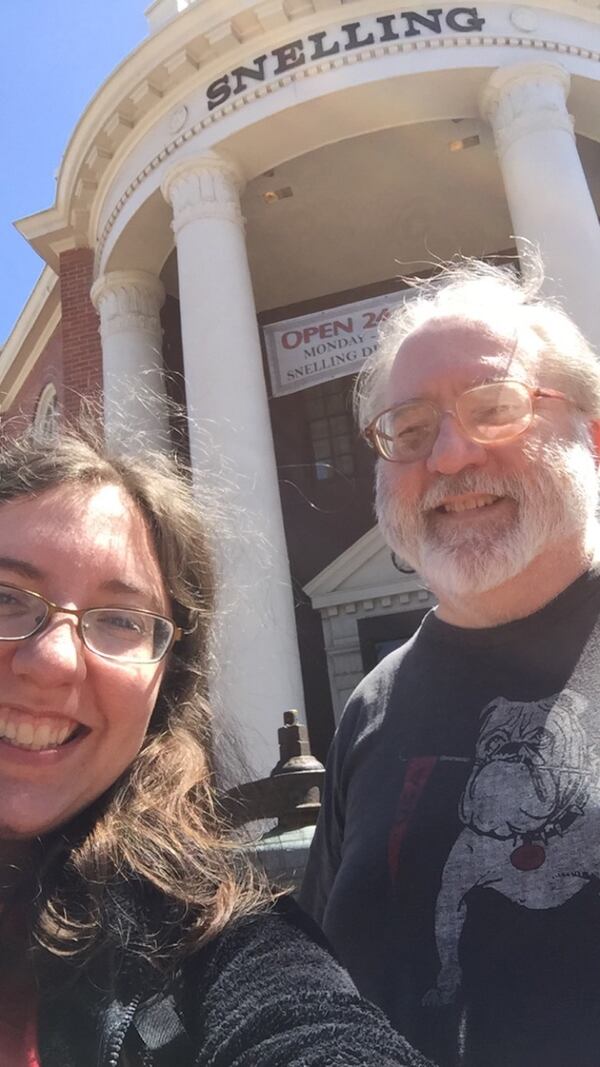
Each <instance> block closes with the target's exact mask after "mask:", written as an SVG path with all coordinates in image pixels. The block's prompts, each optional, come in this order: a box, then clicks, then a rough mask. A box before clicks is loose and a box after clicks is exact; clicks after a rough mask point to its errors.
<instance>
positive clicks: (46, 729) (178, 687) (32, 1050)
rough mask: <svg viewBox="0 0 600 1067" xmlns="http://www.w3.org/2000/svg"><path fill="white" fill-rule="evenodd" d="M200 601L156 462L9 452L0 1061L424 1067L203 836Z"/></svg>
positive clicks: (175, 504) (2, 611)
mask: <svg viewBox="0 0 600 1067" xmlns="http://www.w3.org/2000/svg"><path fill="white" fill-rule="evenodd" d="M213 595H214V585H213V573H212V567H211V559H210V551H209V547H208V543H207V535H206V530H205V525H204V523H203V521H202V519H200V518H199V516H198V512H197V508H196V506H195V504H194V500H193V497H192V495H191V493H190V491H189V489H188V485H187V482H186V481H185V479H184V478H183V477H181V476H180V475H178V474H177V472H176V471H175V469H174V468H173V466H172V464H171V463H170V462H169V461H167V460H166V459H165V458H161V457H160V456H152V457H150V458H149V459H144V460H141V459H133V458H125V457H110V456H108V455H107V454H106V453H105V452H104V449H103V446H102V445H101V444H100V443H99V442H98V441H97V440H95V439H94V438H93V437H92V436H91V435H89V434H88V435H87V436H85V435H84V436H82V435H76V434H75V433H67V434H65V435H63V436H62V437H61V438H60V439H59V440H58V441H57V442H56V444H55V445H54V446H53V447H50V448H49V447H48V446H47V445H38V444H36V443H35V441H34V440H33V439H32V438H31V439H26V440H20V441H16V442H14V443H9V444H6V445H5V446H4V447H3V449H2V450H1V452H0V680H1V689H2V698H1V703H0V909H1V914H0V943H1V953H0V1065H2V1067H117V1065H120V1067H192V1065H202V1067H301V1065H302V1067H309V1065H313V1067H317V1065H318V1067H326V1065H329V1064H332V1065H333V1064H336V1065H342V1064H343V1065H351V1064H356V1065H357V1067H359V1065H360V1067H366V1065H373V1067H375V1065H377V1067H386V1065H387V1067H391V1065H398V1064H402V1065H408V1064H413V1065H420V1064H423V1063H424V1061H423V1060H421V1059H420V1057H418V1056H417V1055H416V1054H415V1053H413V1052H412V1051H411V1050H410V1049H409V1048H408V1046H407V1045H406V1044H405V1043H404V1042H403V1040H402V1039H401V1038H400V1037H398V1035H396V1034H395V1033H394V1032H393V1031H392V1030H391V1029H390V1028H389V1027H388V1025H387V1023H386V1022H385V1021H384V1019H383V1017H382V1016H381V1015H380V1014H379V1012H378V1011H377V1010H376V1009H375V1008H373V1007H372V1006H371V1005H369V1004H367V1003H365V1002H363V1001H361V1000H360V999H359V998H358V996H357V994H356V993H355V991H354V988H353V986H352V984H351V983H350V981H349V979H348V978H347V976H346V975H345V973H344V972H343V971H342V970H341V969H340V968H339V967H338V966H337V964H336V963H335V962H334V961H333V959H332V958H331V957H330V955H329V954H328V953H327V951H326V950H325V949H324V948H323V947H321V946H320V945H318V944H317V943H316V941H315V940H314V939H313V937H312V936H309V935H308V934H307V932H306V931H305V930H304V929H303V924H304V923H305V922H306V920H303V919H302V918H300V917H299V914H298V913H297V912H296V910H295V909H294V907H293V905H292V904H291V903H290V902H287V901H278V902H276V903H274V902H273V900H272V898H271V896H270V894H269V892H268V890H267V889H266V887H265V886H263V885H261V883H260V880H259V879H258V878H257V876H256V875H254V874H253V872H252V868H251V867H250V865H249V864H248V863H247V861H246V860H245V858H244V855H243V852H242V851H241V850H240V849H239V848H238V847H236V846H235V845H234V844H233V843H232V841H231V840H230V839H228V836H227V833H226V830H225V829H224V828H223V827H222V825H221V824H220V822H219V817H218V814H217V811H216V806H215V797H214V787H215V783H214V774H213V768H212V761H211V728H210V709H209V705H208V697H207V674H208V660H209V645H210V627H211V622H212V617H213ZM311 933H312V932H311Z"/></svg>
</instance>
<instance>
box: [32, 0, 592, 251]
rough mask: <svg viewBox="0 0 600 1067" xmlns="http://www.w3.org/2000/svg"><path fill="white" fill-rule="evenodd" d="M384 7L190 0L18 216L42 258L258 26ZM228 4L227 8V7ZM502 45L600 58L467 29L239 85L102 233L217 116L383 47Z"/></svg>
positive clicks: (119, 74) (106, 97)
mask: <svg viewBox="0 0 600 1067" xmlns="http://www.w3.org/2000/svg"><path fill="white" fill-rule="evenodd" d="M487 2H488V3H489V0H487ZM530 6H531V7H532V9H533V8H540V9H544V10H548V6H547V5H543V4H541V3H533V4H531V5H530ZM380 7H381V4H380V3H375V2H370V0H367V2H366V3H365V2H363V3H360V2H359V0H355V2H353V3H347V4H344V5H343V7H342V3H341V0H257V2H255V3H253V4H252V3H248V2H247V0H229V2H227V0H225V2H223V0H202V2H201V3H200V2H199V3H196V4H194V5H192V6H191V7H190V8H188V9H187V10H186V11H185V12H182V13H181V14H180V15H179V16H177V17H176V18H174V19H173V20H171V21H170V22H168V23H167V24H166V25H165V26H164V28H162V29H160V30H158V31H156V32H155V33H154V34H153V35H151V36H150V37H149V38H148V39H147V40H145V41H144V42H143V43H142V44H141V45H140V46H139V48H138V49H136V51H134V52H133V53H132V54H131V55H130V56H129V57H128V58H127V59H125V60H124V61H123V63H122V64H121V65H120V66H119V67H118V68H117V69H116V71H115V72H114V73H113V74H112V75H111V77H110V78H109V79H108V81H107V82H106V83H105V84H104V85H103V86H102V87H101V89H100V90H99V91H98V93H97V94H96V96H95V97H94V98H93V100H92V101H91V103H90V105H89V106H88V108H87V110H86V112H85V113H84V114H83V116H82V118H81V120H80V122H79V124H78V126H77V127H76V129H75V131H74V134H73V136H72V138H71V141H70V143H69V145H68V147H67V150H66V152H65V156H64V159H63V163H62V166H61V171H60V175H59V180H58V186H57V199H56V204H55V205H54V207H52V208H50V209H49V210H47V211H43V212H40V213H38V214H35V215H32V216H29V217H27V218H24V219H21V220H19V222H18V223H17V224H16V225H17V228H18V229H19V231H20V232H21V233H22V234H23V236H24V237H25V238H26V239H27V240H28V241H29V243H30V244H31V245H32V246H33V247H34V248H35V249H36V251H37V252H38V253H39V254H40V255H41V256H42V258H44V259H45V260H46V262H48V263H49V264H50V265H51V266H53V267H54V269H57V266H58V256H59V254H60V252H61V251H63V250H65V249H66V248H73V247H77V246H78V245H82V244H83V245H89V244H93V243H94V241H95V236H96V235H92V234H91V233H90V220H91V213H92V209H93V207H94V204H95V202H96V200H97V199H98V198H101V196H102V193H103V191H104V190H105V189H106V187H107V184H108V180H109V178H110V177H111V176H112V175H113V174H114V172H115V170H116V168H117V166H118V164H119V162H120V160H121V159H122V158H123V157H124V156H125V155H126V154H127V153H128V152H130V151H131V150H132V147H133V146H134V144H136V143H138V141H139V139H140V138H141V137H142V136H143V135H144V133H145V132H146V131H148V130H149V129H150V128H151V127H152V126H153V125H154V124H155V123H156V122H157V121H158V119H159V118H162V117H163V116H164V115H165V114H168V113H169V110H173V109H174V108H176V104H177V102H178V101H181V99H182V96H183V95H185V92H186V91H189V88H190V85H191V84H193V85H194V86H196V85H198V83H199V76H200V77H201V79H202V81H204V80H205V79H206V80H207V81H208V80H210V77H211V76H212V74H213V73H215V74H218V73H220V71H221V70H224V69H227V67H228V66H229V65H230V64H231V63H232V62H233V61H234V60H235V62H237V61H238V60H239V61H240V62H242V61H243V58H244V56H246V55H247V52H248V44H249V43H250V42H252V41H254V40H255V39H256V40H257V45H256V47H259V45H258V39H259V38H260V37H262V36H266V35H269V40H271V39H273V40H274V38H273V33H275V34H276V36H277V39H278V40H279V39H280V40H281V41H284V40H285V39H286V37H287V36H288V35H289V33H290V32H291V29H290V27H291V26H292V25H293V27H294V29H293V32H294V33H297V34H298V35H300V34H302V33H304V32H310V31H311V30H312V28H313V26H317V25H323V24H325V21H327V23H328V24H330V23H331V21H332V17H334V15H335V13H336V11H338V12H342V11H343V12H344V17H346V18H349V19H352V18H358V17H365V16H366V15H368V14H370V13H372V12H374V11H376V10H378V9H379V8H380ZM224 8H229V11H228V13H227V15H226V16H225V17H224V15H223V9H224ZM552 9H553V10H555V11H556V12H557V13H560V14H571V15H572V14H573V13H574V12H576V13H577V14H578V15H579V17H581V16H582V15H583V16H584V17H585V18H586V19H587V20H593V21H595V22H596V21H598V18H599V15H598V12H597V11H596V10H593V9H591V8H590V7H589V6H587V0H585V2H584V0H579V2H578V3H568V4H564V5H561V6H559V7H557V5H556V2H554V3H551V7H550V10H552ZM502 46H507V47H510V48H523V49H527V50H531V49H534V50H538V51H545V52H547V53H557V54H559V55H560V54H564V53H566V54H569V55H573V56H578V57H580V58H584V59H588V60H593V61H595V62H600V53H599V52H595V51H592V50H589V49H585V48H579V47H574V46H566V45H565V46H563V45H560V44H557V43H556V42H553V41H548V40H542V39H537V38H533V37H532V36H531V35H529V36H519V35H516V36H488V35H471V34H470V35H469V36H468V38H463V37H460V36H458V37H452V36H440V37H435V38H423V37H420V38H418V39H416V40H415V39H413V40H410V41H409V40H404V41H402V42H401V43H392V44H387V45H378V46H377V47H373V48H365V49H362V50H357V51H354V52H352V53H351V54H346V55H344V56H336V58H335V59H333V60H323V61H321V62H318V63H314V64H311V65H310V66H309V67H303V68H302V67H301V68H298V69H297V70H291V71H289V72H288V73H287V74H285V75H284V76H283V77H282V78H279V79H277V80H275V81H274V82H269V83H267V84H264V85H259V86H258V87H257V88H256V89H254V90H252V91H249V92H246V93H244V94H241V95H240V96H239V97H237V98H236V100H235V102H234V103H227V104H225V105H223V106H222V107H220V108H217V109H215V110H214V111H212V112H210V113H209V114H208V115H207V116H205V117H204V118H203V119H202V120H201V121H200V122H199V123H197V124H195V125H194V126H192V127H191V128H189V129H182V130H181V131H180V132H178V131H177V130H176V129H174V133H173V137H172V139H171V140H170V141H169V142H168V143H167V144H166V145H165V146H164V148H162V150H161V151H160V152H159V153H158V154H157V155H156V156H155V157H153V158H152V159H148V161H147V162H146V164H145V166H144V167H143V168H142V170H140V172H139V173H138V174H137V175H136V176H135V178H134V179H133V180H132V181H131V182H130V183H129V185H128V187H127V189H126V190H125V191H124V193H123V195H122V196H121V198H120V200H119V201H118V203H117V204H116V205H115V209H114V212H113V215H111V217H110V219H109V221H108V222H107V224H106V226H105V228H104V230H103V232H102V234H100V235H98V236H99V239H100V244H101V245H102V244H103V243H104V241H105V240H106V238H107V236H108V233H109V232H110V229H111V228H112V226H113V224H114V221H115V219H116V217H117V216H118V215H119V214H120V212H121V210H122V209H123V207H124V205H125V203H126V202H127V200H128V199H129V198H130V196H131V194H132V193H133V192H134V191H135V190H136V189H137V188H138V187H139V186H140V185H142V184H143V182H144V181H145V180H146V178H147V177H148V176H149V175H150V174H151V173H152V171H153V170H154V169H155V168H156V167H157V166H158V165H159V164H160V163H162V162H163V160H164V159H165V158H166V157H167V156H169V155H172V154H173V153H176V152H177V150H178V149H179V148H180V147H182V146H183V145H184V144H185V143H186V142H188V141H190V140H192V139H193V138H195V137H197V136H198V135H199V134H200V133H202V132H203V131H204V130H206V129H207V128H210V127H212V126H214V125H215V124H218V123H219V122H220V121H222V120H223V119H224V118H226V117H227V116H228V115H229V114H230V113H231V112H232V111H234V110H239V109H241V108H244V107H246V106H247V105H248V104H250V103H252V102H253V101H254V100H256V99H257V98H259V97H261V96H264V95H266V94H267V93H276V92H277V91H279V90H281V89H282V88H285V87H286V86H288V85H289V84H290V83H292V82H296V81H299V80H300V79H303V78H307V77H313V76H315V75H318V74H320V73H323V72H326V71H329V70H331V69H332V68H334V67H337V66H343V65H348V64H351V63H360V62H362V61H364V60H368V59H372V58H377V57H380V56H383V55H390V54H394V53H398V52H414V51H416V50H419V51H420V50H423V49H436V48H437V49H439V48H442V49H444V48H454V47H458V48H464V47H467V48H489V47H494V48H497V47H502ZM180 110H181V109H180ZM174 121H175V115H174ZM175 125H176V122H175Z"/></svg>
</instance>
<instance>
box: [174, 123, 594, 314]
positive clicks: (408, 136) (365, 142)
mask: <svg viewBox="0 0 600 1067" xmlns="http://www.w3.org/2000/svg"><path fill="white" fill-rule="evenodd" d="M468 138H471V139H472V138H479V142H478V143H474V144H472V147H465V148H464V149H462V150H458V151H456V150H455V151H451V149H450V145H451V143H453V142H464V141H465V140H466V139H468ZM467 143H469V142H468V141H467ZM578 147H579V152H580V155H581V158H582V162H583V166H584V169H585V171H586V176H587V180H588V183H589V185H590V188H591V191H592V196H593V197H594V202H595V204H596V207H597V208H598V210H600V144H598V143H597V142H595V141H591V140H589V139H587V138H585V137H579V138H578ZM281 190H284V191H285V193H284V195H283V197H282V198H281V199H274V198H273V197H272V196H269V195H267V197H266V199H265V194H273V193H277V191H281ZM290 190H291V193H292V195H289V191H290ZM242 208H243V212H244V215H245V217H246V234H247V246H248V254H249V260H250V268H251V272H252V279H253V284H254V291H255V299H256V305H257V310H258V311H266V310H270V309H273V308H280V307H284V306H286V305H289V304H293V303H297V302H301V301H304V300H310V299H313V298H316V297H319V296H323V295H326V294H328V293H334V292H340V291H342V290H346V289H353V288H358V287H360V286H363V285H367V284H370V283H372V282H378V281H384V280H387V279H389V278H393V277H395V276H397V275H401V274H412V273H416V272H418V271H419V270H425V269H427V268H428V267H431V266H433V265H434V264H435V262H436V260H440V259H448V258H450V257H451V256H452V255H454V254H456V253H463V254H464V255H478V256H481V255H486V254H489V253H492V252H497V251H501V250H503V249H507V248H510V247H512V246H513V245H514V241H513V239H512V233H513V231H512V226H511V220H510V216H509V213H508V208H507V205H506V198H505V193H504V187H503V184H502V177H501V174H500V169H499V166H498V162H497V157H496V154H495V151H494V146H493V140H492V134H491V130H490V128H489V126H488V125H487V124H486V123H485V122H483V121H481V120H477V119H473V118H465V119H456V120H454V121H446V120H444V121H438V122H428V123H420V124H415V125H412V126H403V127H401V128H394V129H388V130H382V131H379V132H375V133H370V134H366V135H364V136H361V137H356V138H352V139H348V140H344V141H341V142H338V143H337V144H332V145H327V146H326V147H324V148H321V149H318V150H317V151H314V152H309V153H307V154H305V155H302V156H299V157H298V158H296V159H293V160H290V161H289V162H287V163H284V164H282V165H281V166H279V167H277V168H276V169H275V170H274V171H269V172H268V173H267V174H264V175H261V176H259V177H258V178H255V179H254V180H253V181H252V182H250V183H249V185H248V186H247V188H246V190H245V193H244V196H243V200H242ZM162 278H163V281H164V282H165V285H166V287H167V290H168V291H169V292H171V293H172V294H173V295H177V289H178V286H177V268H176V260H175V253H174V252H173V253H172V254H171V256H170V257H169V259H168V260H167V263H166V264H165V268H164V270H163V273H162Z"/></svg>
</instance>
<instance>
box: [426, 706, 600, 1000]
mask: <svg viewBox="0 0 600 1067" xmlns="http://www.w3.org/2000/svg"><path fill="white" fill-rule="evenodd" d="M587 708H588V702H587V701H586V700H585V699H584V698H583V697H581V696H580V695H579V694H578V693H575V692H573V691H570V690H564V691H563V692H561V693H559V694H557V695H556V696H552V697H549V698H547V699H544V700H540V701H537V702H533V703H519V702H514V701H509V700H506V699H504V698H503V697H498V698H497V699H496V700H493V701H492V702H491V703H490V704H488V705H487V706H486V707H485V708H484V709H483V711H482V713H481V730H480V733H479V737H478V740H477V746H476V752H475V763H474V766H473V769H472V771H471V774H470V776H469V779H468V781H467V784H466V786H465V789H464V792H463V794H462V796H461V799H460V802H459V815H460V819H461V822H462V823H463V824H464V829H463V830H462V832H461V833H460V835H459V837H458V838H457V839H456V842H455V844H454V846H453V848H452V850H451V852H450V855H449V856H448V859H447V861H446V864H445V866H444V870H443V875H442V881H441V887H440V891H439V894H438V897H437V902H436V918H435V935H436V944H437V950H438V955H439V958H440V970H439V973H438V976H437V981H436V985H435V987H434V988H433V989H430V990H429V991H428V992H427V993H426V994H425V997H424V998H423V1003H424V1004H425V1005H430V1006H436V1005H442V1004H449V1003H451V1002H452V1001H453V1000H454V998H455V997H456V994H457V992H458V989H459V987H460V984H461V968H460V963H459V953H458V949H459V941H460V935H461V931H462V928H463V926H464V923H465V920H466V917H467V900H466V898H467V894H468V893H469V891H470V890H471V889H473V888H475V887H481V888H491V889H494V890H495V891H496V892H497V893H502V894H503V895H504V896H505V897H507V898H509V899H510V900H512V901H514V902H516V903H518V904H520V905H522V906H523V907H525V908H532V909H543V908H556V907H558V906H560V905H561V904H564V903H565V901H567V900H569V899H570V898H571V897H573V896H575V894H576V893H577V892H578V891H579V890H580V889H582V887H583V886H584V885H586V884H587V883H588V882H589V881H590V880H591V879H593V878H598V877H600V845H599V843H598V842H599V837H598V825H597V823H596V822H595V820H596V819H597V818H598V807H597V803H598V800H600V770H599V766H598V761H597V759H596V757H595V754H594V753H593V752H591V751H590V745H589V743H588V738H587V734H586V729H585V723H584V712H585V711H586V709H587ZM592 797H594V798H595V800H594V803H590V801H591V799H592ZM592 820H594V825H593V826H592Z"/></svg>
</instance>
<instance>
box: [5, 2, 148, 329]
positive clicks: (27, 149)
mask: <svg viewBox="0 0 600 1067" xmlns="http://www.w3.org/2000/svg"><path fill="white" fill-rule="evenodd" d="M149 2H150V0H100V2H97V3H91V2H89V3H88V2H87V0H83V2H82V0H0V6H1V7H2V29H3V41H2V44H3V47H2V63H0V145H1V147H2V152H1V155H2V164H1V166H0V264H1V272H2V273H1V284H0V344H2V343H3V342H4V341H5V340H6V338H7V336H8V334H9V333H10V331H11V329H12V327H13V325H14V323H15V321H16V319H17V318H18V316H19V314H20V312H21V310H22V308H23V305H24V303H25V301H26V300H27V297H28V296H29V294H30V292H31V290H32V288H33V286H34V285H35V282H36V280H37V278H38V276H39V274H40V272H41V270H42V268H43V263H42V261H41V259H40V258H39V257H38V256H37V255H36V254H35V252H33V251H32V249H31V248H30V247H29V245H28V244H27V242H26V241H25V240H24V239H23V238H22V237H21V236H20V234H18V233H17V231H16V230H15V229H14V227H13V225H12V223H13V221H14V219H18V218H22V217H23V216H24V215H32V214H34V212H36V211H41V210H43V209H44V208H47V207H50V206H51V205H52V204H53V203H54V194H55V180H54V175H55V173H56V170H57V168H58V166H59V164H60V160H61V156H62V154H63V152H64V150H65V148H66V146H67V143H68V141H69V139H70V136H71V133H72V131H73V129H74V127H75V124H76V122H77V120H78V118H79V116H80V115H81V112H82V111H83V110H84V108H85V106H86V104H87V103H88V102H89V101H90V100H91V98H92V96H93V95H94V93H95V92H96V90H97V89H98V88H99V87H100V85H101V83H102V82H103V81H104V79H105V78H106V77H107V76H108V75H109V74H110V73H111V71H112V70H114V68H115V67H116V66H117V65H118V64H119V63H120V61H121V60H122V59H123V58H124V57H125V56H126V55H127V54H128V53H129V52H131V51H132V49H134V48H135V47H136V45H138V44H139V43H140V42H141V41H142V40H143V39H144V37H145V36H146V35H147V28H146V20H145V18H144V10H145V8H146V7H147V6H148V4H149Z"/></svg>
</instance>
